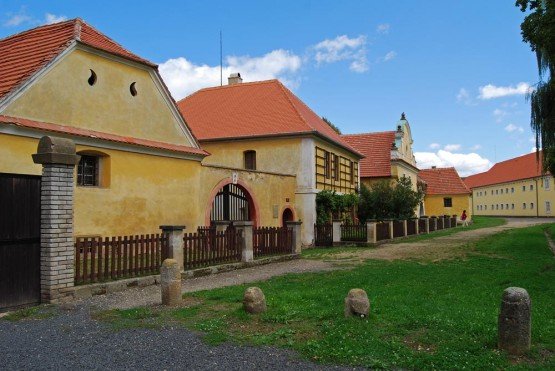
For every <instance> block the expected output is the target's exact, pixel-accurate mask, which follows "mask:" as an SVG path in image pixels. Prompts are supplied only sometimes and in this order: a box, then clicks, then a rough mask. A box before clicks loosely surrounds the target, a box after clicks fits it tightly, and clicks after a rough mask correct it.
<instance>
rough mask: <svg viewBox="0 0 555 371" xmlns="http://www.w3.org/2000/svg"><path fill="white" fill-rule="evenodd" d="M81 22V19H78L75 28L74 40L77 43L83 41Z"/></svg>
mask: <svg viewBox="0 0 555 371" xmlns="http://www.w3.org/2000/svg"><path fill="white" fill-rule="evenodd" d="M81 22H82V20H81V18H76V19H75V25H74V26H73V39H74V40H77V41H81Z"/></svg>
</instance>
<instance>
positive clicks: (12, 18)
mask: <svg viewBox="0 0 555 371" xmlns="http://www.w3.org/2000/svg"><path fill="white" fill-rule="evenodd" d="M6 16H7V17H8V19H7V20H6V21H4V23H3V25H4V26H6V27H15V26H19V25H20V24H22V23H28V22H31V21H32V20H33V17H31V16H30V15H28V14H27V9H26V7H24V6H22V7H21V8H20V9H19V11H18V12H17V13H12V12H10V13H6Z"/></svg>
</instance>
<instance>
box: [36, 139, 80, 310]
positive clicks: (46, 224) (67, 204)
mask: <svg viewBox="0 0 555 371" xmlns="http://www.w3.org/2000/svg"><path fill="white" fill-rule="evenodd" d="M80 158H81V157H80V156H78V155H77V154H76V152H75V143H74V142H73V141H72V140H70V139H62V138H56V137H50V136H44V137H42V138H41V139H40V141H39V144H38V148H37V153H36V154H34V155H33V162H35V163H36V164H42V179H41V191H40V199H41V226H40V296H41V301H42V302H43V303H56V302H59V301H60V300H63V299H67V298H71V297H72V296H73V288H74V285H75V277H74V276H75V273H74V271H75V247H74V241H73V192H74V179H73V171H74V168H75V165H77V164H78V163H79V159H80Z"/></svg>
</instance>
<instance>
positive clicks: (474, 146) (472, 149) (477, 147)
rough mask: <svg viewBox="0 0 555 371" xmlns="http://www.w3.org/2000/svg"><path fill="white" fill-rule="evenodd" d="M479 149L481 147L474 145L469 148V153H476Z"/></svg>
mask: <svg viewBox="0 0 555 371" xmlns="http://www.w3.org/2000/svg"><path fill="white" fill-rule="evenodd" d="M480 148H482V146H481V145H479V144H475V145H473V146H472V147H470V150H471V151H477V150H479V149H480Z"/></svg>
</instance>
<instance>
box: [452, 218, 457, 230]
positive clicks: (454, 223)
mask: <svg viewBox="0 0 555 371" xmlns="http://www.w3.org/2000/svg"><path fill="white" fill-rule="evenodd" d="M456 226H457V216H456V215H453V216H452V217H451V228H455V227H456Z"/></svg>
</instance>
